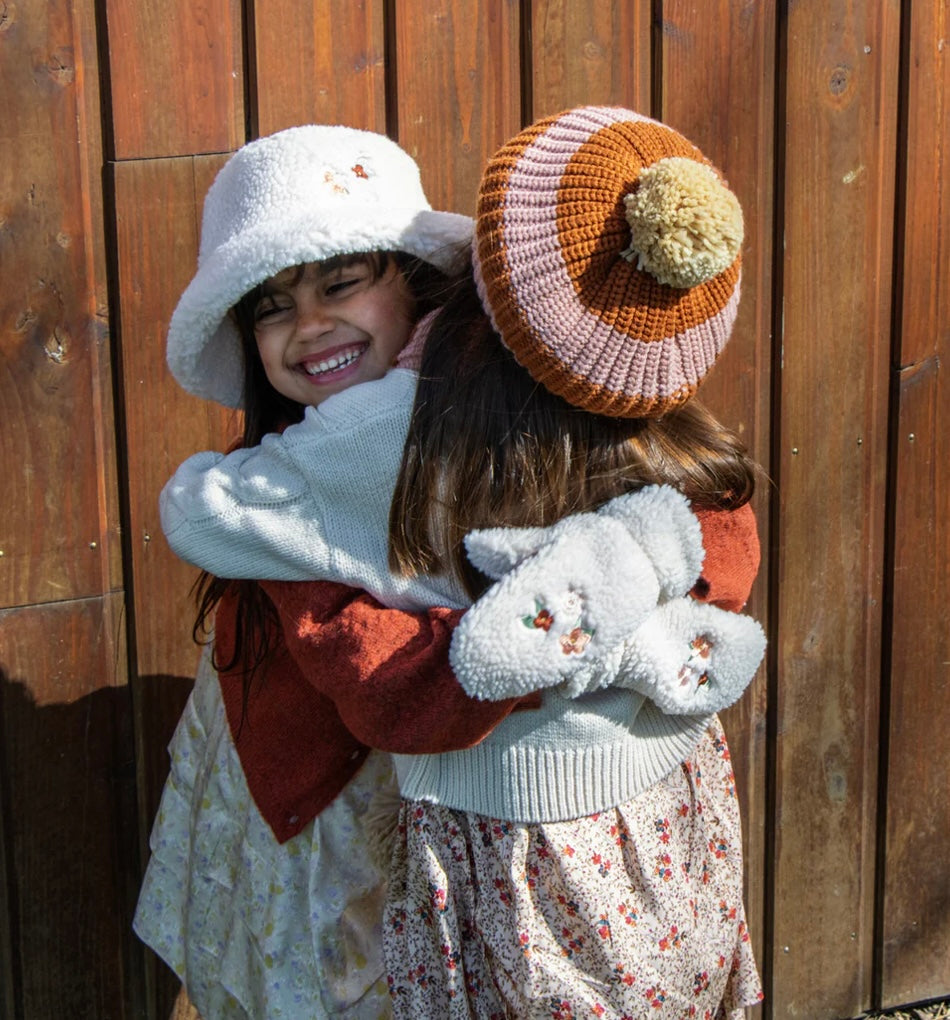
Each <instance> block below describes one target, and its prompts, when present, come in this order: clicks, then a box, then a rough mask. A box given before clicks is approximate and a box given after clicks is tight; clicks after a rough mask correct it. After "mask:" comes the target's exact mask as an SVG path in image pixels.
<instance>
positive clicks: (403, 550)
mask: <svg viewBox="0 0 950 1020" xmlns="http://www.w3.org/2000/svg"><path fill="white" fill-rule="evenodd" d="M758 473H759V468H758V467H757V465H756V464H755V462H754V461H753V460H752V459H751V458H750V457H749V456H748V454H747V453H746V450H745V448H744V447H743V445H742V443H741V442H740V441H739V439H738V437H737V436H736V435H735V434H734V433H733V432H731V431H730V430H729V429H727V428H725V427H724V426H723V425H721V424H720V423H719V422H718V421H717V420H716V419H715V417H714V416H713V415H712V414H711V413H710V412H709V411H708V410H707V409H706V408H705V407H703V406H702V404H700V403H699V402H698V401H697V400H695V399H693V400H690V401H689V402H687V403H686V404H685V405H683V406H682V407H680V408H679V409H677V410H674V411H670V412H669V413H667V414H666V415H664V416H663V417H661V418H651V419H647V418H612V417H605V416H603V415H597V414H591V413H589V412H587V411H583V410H581V409H579V408H577V407H574V406H572V405H570V404H568V403H567V402H566V401H564V400H563V399H562V398H561V397H558V396H555V395H554V394H552V393H550V392H549V391H548V390H546V389H545V388H544V387H543V386H541V385H539V384H538V383H536V382H534V380H533V379H532V378H531V377H530V376H529V375H528V373H527V372H526V371H525V370H524V369H523V368H522V367H521V366H520V365H519V364H518V363H517V362H516V361H515V359H514V357H513V355H512V354H511V353H510V352H509V351H508V350H507V349H506V348H505V347H504V346H503V345H502V343H501V341H500V339H499V337H498V334H497V333H496V332H495V331H494V329H493V328H492V325H491V323H490V321H489V319H488V317H487V316H486V314H485V312H484V310H483V309H482V306H481V303H480V302H479V299H478V294H477V292H476V289H475V285H474V283H473V281H472V278H471V276H470V275H469V276H468V277H465V278H463V279H461V280H460V281H459V282H458V283H457V284H456V285H455V286H454V290H453V293H452V295H451V296H450V297H449V298H448V300H447V301H446V303H445V305H444V306H443V307H442V309H441V310H440V311H439V313H438V315H437V316H436V317H435V319H434V321H433V324H432V328H431V331H430V332H429V335H428V337H427V339H426V343H425V347H424V350H423V355H422V365H421V369H420V377H419V386H418V388H417V391H416V398H415V404H414V407H413V412H412V420H411V424H410V428H409V434H408V437H407V440H406V444H405V448H404V451H403V459H402V466H401V469H400V473H399V478H398V481H397V484H396V490H395V494H394V496H393V502H392V507H391V511H390V557H389V559H390V568H391V569H392V570H394V571H395V572H397V573H400V574H404V575H413V574H417V573H426V574H438V573H442V572H445V571H453V572H455V574H456V575H457V576H458V577H459V578H461V580H462V582H463V584H464V585H465V587H466V589H467V590H468V592H469V594H470V595H471V596H472V597H473V598H474V597H477V596H478V594H480V592H481V591H482V590H484V587H485V585H486V578H485V577H484V576H483V575H481V574H480V573H479V572H478V571H476V570H475V569H474V567H472V565H471V564H470V563H469V562H468V560H467V559H466V557H465V553H464V546H463V543H462V540H463V538H464V536H465V534H466V533H467V532H468V531H470V530H472V529H473V528H484V527H492V526H498V525H505V526H532V525H548V524H552V523H553V522H555V521H557V520H559V519H560V518H561V517H564V516H566V515H567V514H571V513H577V512H579V511H585V510H591V509H593V508H596V507H597V506H599V505H601V504H602V503H604V502H606V501H607V500H609V499H611V498H612V497H614V496H617V495H620V494H621V493H624V492H630V491H633V490H635V489H638V488H641V487H643V486H645V485H651V484H654V483H667V484H669V485H672V486H674V487H675V488H677V489H679V490H680V491H681V492H682V493H683V494H684V495H686V496H687V497H688V498H689V499H690V500H691V502H692V503H693V505H694V506H696V507H697V508H709V509H726V510H731V509H737V508H738V507H740V506H742V505H743V504H744V503H746V502H747V501H748V500H749V499H750V498H751V496H752V493H753V490H754V488H755V482H756V477H757V475H758Z"/></svg>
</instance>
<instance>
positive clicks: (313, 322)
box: [135, 125, 472, 1020]
mask: <svg viewBox="0 0 950 1020" xmlns="http://www.w3.org/2000/svg"><path fill="white" fill-rule="evenodd" d="M471 229H472V224H471V220H470V219H469V218H468V217H465V216H460V215H456V214H454V213H448V212H439V211H435V210H433V209H431V207H430V205H429V202H428V200H427V199H426V197H425V194H424V192H423V190H422V185H421V182H420V177H419V170H418V167H417V166H416V164H415V162H414V161H413V160H412V159H411V158H410V157H409V156H408V155H407V154H406V153H405V152H404V151H403V150H402V149H401V148H400V147H399V146H398V145H396V144H395V143H394V142H392V141H391V140H390V139H388V138H386V137H384V136H382V135H378V134H374V133H371V132H368V131H359V130H355V129H352V128H347V127H339V126H317V125H308V126H302V127H295V128H290V129H288V130H286V131H281V132H278V133H277V134H274V135H272V136H269V137H266V138H262V139H259V140H257V141H254V142H251V143H249V144H248V145H246V146H244V147H243V148H242V149H240V150H239V151H238V152H236V153H235V154H234V155H233V156H232V157H231V159H230V160H229V161H228V162H227V163H226V165H225V166H224V167H223V168H222V170H221V172H220V173H219V174H218V176H217V178H216V180H215V181H214V183H213V185H212V187H211V189H210V190H209V192H208V195H207V198H206V201H205V205H204V213H203V220H202V230H201V245H200V252H199V257H198V268H197V272H196V273H195V276H194V278H193V279H192V281H191V283H190V284H189V285H188V287H187V288H186V289H185V291H184V293H183V294H182V296H181V299H180V301H179V303H178V306H177V307H176V309H175V312H174V314H173V316H172V319H171V324H170V328H169V332H168V349H167V356H168V364H169V367H170V369H171V371H172V373H173V375H174V376H175V378H176V379H177V380H178V382H179V383H180V384H181V385H182V386H183V387H184V388H185V389H186V390H188V391H189V392H190V393H192V394H195V395H196V396H200V397H203V398H206V399H209V400H215V401H217V402H219V403H221V404H224V405H226V406H228V407H243V409H244V412H245V429H244V437H243V443H244V445H245V446H254V445H256V444H257V443H259V442H260V441H261V439H262V438H263V436H264V435H265V434H266V433H268V432H274V431H277V430H279V429H280V428H282V427H284V426H286V425H288V424H291V423H292V422H295V421H299V420H300V419H301V418H302V417H303V415H304V409H305V407H308V406H310V407H316V406H317V405H320V404H322V403H323V402H324V401H325V400H327V398H328V397H329V396H330V395H331V394H335V393H339V392H340V391H342V390H344V389H346V388H347V387H350V386H352V385H354V384H355V383H357V382H365V381H367V380H370V379H376V378H379V377H380V376H382V375H384V373H385V372H386V371H387V370H388V369H389V367H390V365H391V364H392V363H393V361H394V360H396V358H397V357H398V356H400V352H401V349H402V348H403V346H404V345H405V343H406V340H407V339H408V337H409V335H410V331H411V328H412V325H413V322H414V320H415V319H416V318H418V317H419V316H420V315H422V314H424V313H425V312H426V311H427V310H428V309H429V308H431V307H433V306H434V303H435V300H436V299H437V292H438V289H439V288H440V287H441V286H443V285H444V283H445V281H446V278H447V277H446V273H447V272H448V271H450V270H451V268H452V266H453V263H454V260H455V259H456V258H457V257H458V254H459V250H460V247H463V248H464V247H465V246H466V245H467V243H468V242H469V240H470V237H471ZM400 374H403V375H405V374H408V373H404V372H401V373H400ZM410 402H411V395H410V396H407V399H406V408H407V409H408V406H409V403H410ZM218 574H219V575H220V576H224V575H225V572H224V571H219V572H218ZM202 591H203V592H204V599H203V604H202V608H201V614H200V618H199V623H203V622H204V621H205V620H210V619H211V614H212V612H213V611H214V610H215V609H217V611H218V612H217V627H216V629H217V635H218V637H217V643H216V646H215V652H214V656H213V657H212V655H211V646H210V645H209V646H207V647H206V654H205V655H204V656H203V658H202V663H201V666H200V667H199V675H198V677H197V679H196V684H195V689H194V691H193V693H192V695H191V697H190V699H189V701H188V704H187V706H186V708H185V711H184V714H183V716H182V719H181V722H180V723H179V726H178V728H177V730H176V733H175V736H174V738H173V741H172V744H171V747H170V754H171V774H170V777H169V779H168V782H167V783H166V787H165V790H164V792H163V796H162V801H161V806H160V809H159V812H158V816H157V819H156V822H155V826H154V829H153V832H152V837H151V849H152V856H151V860H150V863H149V866H148V870H147V873H146V876H145V879H144V883H143V887H142V890H141V894H140V898H139V903H138V908H137V912H136V917H135V930H136V932H137V933H138V935H139V936H140V937H141V938H142V939H143V940H144V941H145V942H146V943H147V944H148V945H149V946H151V947H152V949H154V950H155V951H156V952H157V953H158V954H159V955H160V956H161V957H162V958H163V959H164V960H165V961H166V962H167V963H168V964H169V966H170V967H171V968H172V969H173V970H174V971H175V973H176V974H177V975H178V977H179V978H180V979H181V980H182V983H183V992H182V995H181V996H180V1001H179V1008H180V1010H181V1011H183V1014H182V1015H194V1011H195V1010H197V1012H198V1013H199V1014H200V1015H201V1016H202V1017H204V1018H205V1020H214V1018H219V1017H220V1018H224V1017H227V1018H231V1017H236V1018H248V1017H255V1018H263V1017H268V1018H271V1017H288V1018H289V1017H293V1018H295V1020H296V1018H301V1017H307V1018H323V1017H331V1016H332V1017H352V1018H359V1020H370V1018H372V1020H376V1018H380V1017H388V1016H389V1014H390V1005H389V995H388V992H387V989H386V984H385V980H384V979H383V976H382V975H383V966H382V962H381V946H380V931H379V920H380V916H381V905H382V896H383V883H382V880H381V878H380V875H379V873H378V871H377V870H376V869H375V867H374V866H373V864H372V863H371V860H370V857H369V856H368V854H367V852H366V850H365V846H364V840H363V837H362V832H361V829H360V816H361V815H362V813H363V811H364V810H365V808H366V805H367V803H368V801H369V798H370V797H371V796H372V795H373V794H375V793H376V792H377V791H378V790H379V789H380V788H385V787H386V786H387V785H391V784H392V783H393V778H392V770H391V763H390V759H389V756H388V755H386V754H382V753H378V752H371V751H370V750H369V749H368V748H367V747H365V746H364V745H363V744H361V743H360V742H359V741H357V740H355V739H354V738H352V737H351V736H350V735H349V734H348V733H347V732H346V731H345V729H344V727H343V725H342V723H341V722H340V721H339V717H338V715H337V713H336V711H335V709H334V707H333V705H332V703H331V702H329V701H328V699H326V698H324V697H321V696H320V695H319V694H318V693H317V692H315V691H313V690H312V689H311V688H309V687H307V686H306V685H305V684H302V683H298V682H297V680H298V679H299V678H297V677H295V676H293V675H289V674H288V673H287V672H286V671H281V669H280V668H279V663H278V666H277V667H274V666H273V665H272V662H273V661H274V659H275V657H276V658H278V659H279V649H278V648H277V647H276V643H275V647H274V648H271V649H269V650H268V647H267V646H268V639H269V635H270V631H269V630H268V625H267V620H266V610H264V608H263V607H264V606H265V603H264V600H263V599H262V598H261V596H260V592H259V590H258V589H257V586H256V585H254V584H253V583H247V584H244V585H233V584H231V583H229V582H227V581H224V580H220V579H219V578H218V577H210V576H207V575H206V576H205V579H204V583H203V587H202ZM242 628H243V630H242ZM197 629H198V624H196V631H197ZM224 638H226V639H227V647H226V648H225V647H223V639H224ZM269 652H270V653H273V654H272V655H271V657H270V658H267V656H268V653H269ZM265 659H267V661H266V662H265V661H264V660H265ZM212 662H213V663H214V664H215V665H218V666H221V667H224V668H222V670H221V673H220V676H219V675H218V673H217V672H216V671H215V669H214V666H213V665H212ZM255 664H256V665H257V666H259V667H260V668H258V669H256V670H255ZM248 667H249V668H248ZM251 680H253V681H254V683H253V684H252V683H251ZM296 737H300V740H298V741H295V738H296ZM304 738H306V739H307V744H306V746H307V748H308V749H310V753H309V755H308V757H307V758H306V759H305V760H303V761H302V762H301V760H299V759H298V760H295V761H293V762H289V761H288V760H287V758H286V756H285V757H284V758H281V757H280V753H279V751H280V749H281V747H282V746H284V744H285V743H286V744H289V745H290V746H299V745H300V743H301V741H302V740H303V739H304ZM185 989H187V992H185ZM189 997H190V1002H189Z"/></svg>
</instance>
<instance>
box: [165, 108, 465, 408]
mask: <svg viewBox="0 0 950 1020" xmlns="http://www.w3.org/2000/svg"><path fill="white" fill-rule="evenodd" d="M471 236H472V220H471V219H470V218H469V217H468V216H461V215H459V214H457V213H448V212H437V211H434V210H433V209H432V207H431V206H430V205H429V202H428V200H427V199H426V196H425V193H424V192H423V190H422V183H421V181H420V179H419V168H418V166H416V163H415V161H414V160H413V159H412V157H411V156H409V155H408V154H407V153H406V152H404V151H403V150H402V149H401V148H400V147H399V146H398V145H397V144H396V143H395V142H393V141H392V140H391V139H389V138H387V137H386V136H385V135H379V134H375V133H374V132H371V131H360V130H357V129H355V128H348V127H340V126H328V125H314V124H310V125H305V126H302V127H293V128H288V129H286V130H285V131H278V132H277V133H276V134H273V135H269V136H268V137H266V138H261V139H258V140H257V141H254V142H249V143H248V144H247V145H245V146H244V147H243V148H241V149H239V150H238V151H237V152H236V153H235V154H234V155H233V156H232V157H231V158H230V159H229V160H228V162H227V163H226V164H225V165H224V166H223V167H222V168H221V171H220V172H219V173H218V176H217V177H216V178H215V180H214V183H213V184H212V185H211V188H210V189H209V191H208V195H207V198H206V199H205V204H204V214H203V216H202V222H201V245H200V249H199V253H198V271H197V272H196V273H195V276H194V278H193V279H192V281H191V283H189V284H188V286H187V288H186V289H185V292H184V293H183V294H182V296H181V299H180V300H179V302H178V306H177V307H176V309H175V311H174V313H173V315H172V319H171V323H170V325H169V329H168V349H167V358H168V367H169V368H170V369H171V372H172V375H174V377H175V378H176V379H177V380H178V382H179V383H180V384H181V385H182V386H183V387H184V388H185V389H186V390H187V391H188V392H189V393H192V394H194V395H195V396H198V397H203V398H205V399H208V400H215V401H217V402H218V403H221V404H224V405H225V406H226V407H240V406H241V403H242V399H243V397H242V391H243V377H244V371H243V364H242V358H241V347H240V338H239V336H238V332H237V330H236V329H235V327H234V325H233V323H232V322H231V321H230V319H229V318H228V315H227V313H228V309H229V308H230V307H231V306H232V305H233V304H235V303H236V302H237V301H238V299H239V298H241V297H242V296H243V295H244V294H246V293H247V292H248V291H249V290H251V289H252V288H253V287H256V286H257V285H258V284H259V283H262V282H263V281H264V280H266V279H267V278H268V277H269V276H273V275H274V274H275V273H278V272H280V271H281V270H282V269H286V268H287V267H288V266H294V265H299V264H301V263H304V262H317V261H320V260H322V259H326V258H331V257H332V256H334V255H343V254H349V253H356V252H369V251H400V252H405V253H407V254H409V255H415V256H416V257H418V258H421V259H423V260H425V261H427V262H431V263H432V264H433V265H435V266H437V267H438V268H440V269H443V270H450V269H451V268H452V267H453V265H454V262H455V259H456V258H457V257H458V254H459V250H460V246H463V245H464V244H465V243H467V242H469V241H470V240H471Z"/></svg>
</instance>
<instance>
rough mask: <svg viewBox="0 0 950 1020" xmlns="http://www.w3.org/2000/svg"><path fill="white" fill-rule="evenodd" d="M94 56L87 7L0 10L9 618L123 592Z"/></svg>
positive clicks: (3, 557) (0, 568) (4, 538)
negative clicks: (40, 605) (12, 612)
mask: <svg viewBox="0 0 950 1020" xmlns="http://www.w3.org/2000/svg"><path fill="white" fill-rule="evenodd" d="M94 60H95V33H94V28H93V11H92V5H91V4H88V5H86V4H83V5H79V6H78V7H71V6H70V5H69V4H68V3H66V2H56V3H51V4H38V5H25V4H21V5H19V6H16V5H7V6H6V7H4V8H3V20H2V21H0V89H2V91H3V94H4V95H6V96H15V97H16V102H13V103H7V104H6V108H5V111H4V115H3V117H2V120H0V145H2V148H3V152H4V154H5V158H4V159H3V160H2V161H0V265H2V267H3V288H2V291H0V353H2V363H3V371H2V373H0V421H2V422H3V427H2V428H0V462H2V463H3V465H4V467H5V469H6V480H5V481H6V484H5V495H4V501H3V512H2V513H0V606H4V607H6V606H17V605H26V604H30V603H36V602H46V601H53V600H57V599H68V598H77V597H85V596H89V595H94V594H99V593H101V592H103V591H106V590H109V589H110V588H114V587H118V585H119V584H120V571H121V563H120V550H119V542H118V509H117V507H118V504H117V489H116V478H115V467H114V463H115V434H114V423H113V416H112V399H111V389H110V382H109V380H110V361H109V336H108V320H107V311H106V272H105V246H104V238H103V230H102V225H101V224H102V217H101V214H102V194H101V190H100V188H99V178H98V167H99V164H100V162H101V158H102V156H101V134H100V131H99V125H98V123H97V121H96V120H95V111H96V109H97V107H98V100H99V93H98V81H97V76H96V68H95V63H94ZM90 62H91V63H90ZM54 139H55V144H53V142H52V140H54Z"/></svg>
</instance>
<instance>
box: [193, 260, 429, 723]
mask: <svg viewBox="0 0 950 1020" xmlns="http://www.w3.org/2000/svg"><path fill="white" fill-rule="evenodd" d="M354 262H365V263H366V264H367V265H368V266H369V267H370V269H371V272H372V275H373V279H374V280H378V279H379V278H380V277H381V276H383V275H384V274H385V272H386V271H387V270H388V268H389V267H390V265H391V264H392V263H395V264H396V266H397V268H398V269H399V270H400V272H402V273H403V275H404V276H405V278H406V281H407V283H408V284H409V289H410V292H411V293H412V295H413V298H414V301H415V307H414V309H413V316H414V318H415V319H419V318H421V317H422V316H423V315H425V314H427V313H428V312H430V311H432V310H433V309H434V308H436V307H438V305H439V304H440V303H441V302H442V301H443V300H444V299H445V296H446V288H447V286H448V278H447V277H446V275H445V274H444V273H442V271H441V270H439V269H437V268H436V267H435V266H433V265H432V264H431V263H429V262H424V261H423V260H421V259H417V258H414V257H412V256H410V255H406V254H404V253H403V252H369V253H360V254H355V255H338V256H336V257H334V258H331V259H327V260H326V261H325V262H324V263H323V265H324V266H326V267H327V268H328V269H331V270H332V269H335V268H337V267H346V266H348V265H352V264H353V263H354ZM300 271H301V272H303V267H300ZM261 294H262V286H258V287H255V288H254V289H253V290H251V291H249V292H248V293H247V294H245V295H244V296H243V297H242V298H241V299H240V301H238V302H237V304H236V305H235V306H234V307H233V308H232V309H231V311H230V315H231V319H232V321H233V322H234V324H235V326H236V327H237V330H238V333H239V334H240V337H241V347H242V355H243V358H244V428H243V434H242V437H241V445H243V446H245V447H251V446H257V445H258V444H259V443H260V442H261V440H262V439H263V438H264V436H265V435H267V433H269V432H280V431H281V430H283V429H284V428H286V427H287V426H288V425H293V424H295V423H296V422H299V421H301V420H302V419H303V415H304V405H303V404H298V403H297V402H296V401H293V400H289V399H288V398H286V397H284V396H282V395H281V394H280V393H278V392H277V390H275V389H274V388H273V386H271V384H270V382H269V381H268V379H267V375H266V373H265V372H264V366H263V364H262V363H261V359H260V355H259V354H258V350H257V341H256V339H255V336H254V316H255V311H256V308H257V305H258V303H259V301H260V298H261ZM193 591H194V596H195V602H196V605H197V609H198V612H197V616H196V618H195V623H194V627H193V628H192V636H193V638H194V640H195V641H196V642H197V643H199V644H204V643H206V642H207V641H208V635H209V633H210V631H211V626H212V624H213V622H214V614H215V611H216V609H217V607H218V603H219V602H220V601H221V599H222V598H223V597H224V595H225V594H229V593H230V594H233V595H234V596H235V598H236V600H237V618H236V621H235V641H234V648H233V650H232V654H231V655H230V656H228V657H227V658H224V657H222V656H220V655H219V654H218V647H217V645H215V648H214V649H213V651H212V662H213V664H214V667H215V669H217V670H218V671H223V672H230V671H233V670H237V669H239V670H241V672H242V673H243V674H244V706H245V712H246V709H247V697H248V693H249V691H250V685H251V683H252V681H253V679H254V676H255V674H256V673H257V672H258V671H259V670H260V669H261V667H262V666H263V665H264V664H265V662H266V661H267V659H268V657H269V655H270V653H271V640H270V633H271V626H270V625H271V624H272V623H276V619H277V614H276V611H275V609H274V606H273V604H272V603H271V601H270V600H269V599H268V598H267V597H266V596H265V595H264V592H263V590H262V589H261V587H260V585H259V584H258V582H257V581H252V580H231V579H228V578H223V577H216V576H215V575H214V574H210V573H208V572H207V571H204V572H202V574H201V575H200V576H199V577H198V579H197V580H196V582H195V585H194V589H193Z"/></svg>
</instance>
